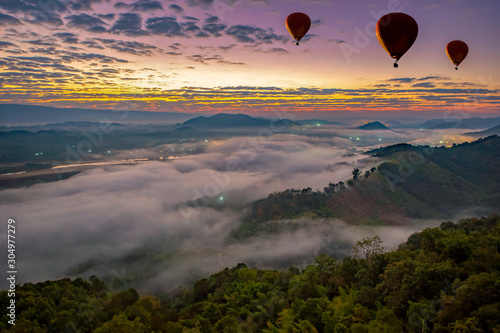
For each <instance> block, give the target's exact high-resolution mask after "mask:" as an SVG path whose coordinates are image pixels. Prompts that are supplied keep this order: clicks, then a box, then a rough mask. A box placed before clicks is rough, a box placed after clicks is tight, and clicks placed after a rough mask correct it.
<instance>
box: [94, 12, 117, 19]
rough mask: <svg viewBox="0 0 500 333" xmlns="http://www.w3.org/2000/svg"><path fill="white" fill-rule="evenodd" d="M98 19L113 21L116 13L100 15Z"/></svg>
mask: <svg viewBox="0 0 500 333" xmlns="http://www.w3.org/2000/svg"><path fill="white" fill-rule="evenodd" d="M97 17H99V18H101V19H103V20H113V19H114V18H115V14H114V13H110V14H98V15H97Z"/></svg>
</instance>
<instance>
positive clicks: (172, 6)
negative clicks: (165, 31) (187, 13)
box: [168, 4, 184, 14]
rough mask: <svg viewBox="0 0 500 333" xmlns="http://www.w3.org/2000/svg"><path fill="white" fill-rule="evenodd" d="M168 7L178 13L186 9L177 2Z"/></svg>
mask: <svg viewBox="0 0 500 333" xmlns="http://www.w3.org/2000/svg"><path fill="white" fill-rule="evenodd" d="M168 9H170V10H171V11H173V12H175V13H177V14H180V13H182V12H184V9H182V7H181V6H178V5H176V4H171V5H170V6H168Z"/></svg>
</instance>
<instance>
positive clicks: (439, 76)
mask: <svg viewBox="0 0 500 333" xmlns="http://www.w3.org/2000/svg"><path fill="white" fill-rule="evenodd" d="M416 80H417V81H429V80H438V81H445V80H451V78H450V77H448V76H443V75H428V76H425V77H421V78H419V79H416Z"/></svg>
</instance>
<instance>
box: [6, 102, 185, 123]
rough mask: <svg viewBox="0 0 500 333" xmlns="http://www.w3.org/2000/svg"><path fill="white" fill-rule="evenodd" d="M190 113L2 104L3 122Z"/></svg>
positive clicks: (158, 118) (149, 118)
mask: <svg viewBox="0 0 500 333" xmlns="http://www.w3.org/2000/svg"><path fill="white" fill-rule="evenodd" d="M192 117H193V116H192V115H190V114H186V113H174V112H149V111H128V110H95V109H78V108H55V107H51V106H41V105H20V104H0V125H2V126H4V125H20V124H45V123H63V122H68V121H75V122H77V121H88V122H101V121H104V122H120V123H122V122H171V123H174V122H179V121H185V120H187V119H190V118H192Z"/></svg>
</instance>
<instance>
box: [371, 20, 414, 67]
mask: <svg viewBox="0 0 500 333" xmlns="http://www.w3.org/2000/svg"><path fill="white" fill-rule="evenodd" d="M417 35H418V24H417V22H416V21H415V20H414V19H413V17H411V16H410V15H407V14H405V13H389V14H386V15H384V16H382V17H381V18H380V20H378V22H377V38H378V41H379V42H380V45H382V47H383V48H384V49H385V50H386V51H387V53H389V55H390V56H391V57H392V58H394V59H396V62H395V63H394V67H398V60H399V59H400V58H401V57H402V56H403V54H405V53H406V51H408V50H409V49H410V47H411V46H412V45H413V43H415V40H416V39H417Z"/></svg>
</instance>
